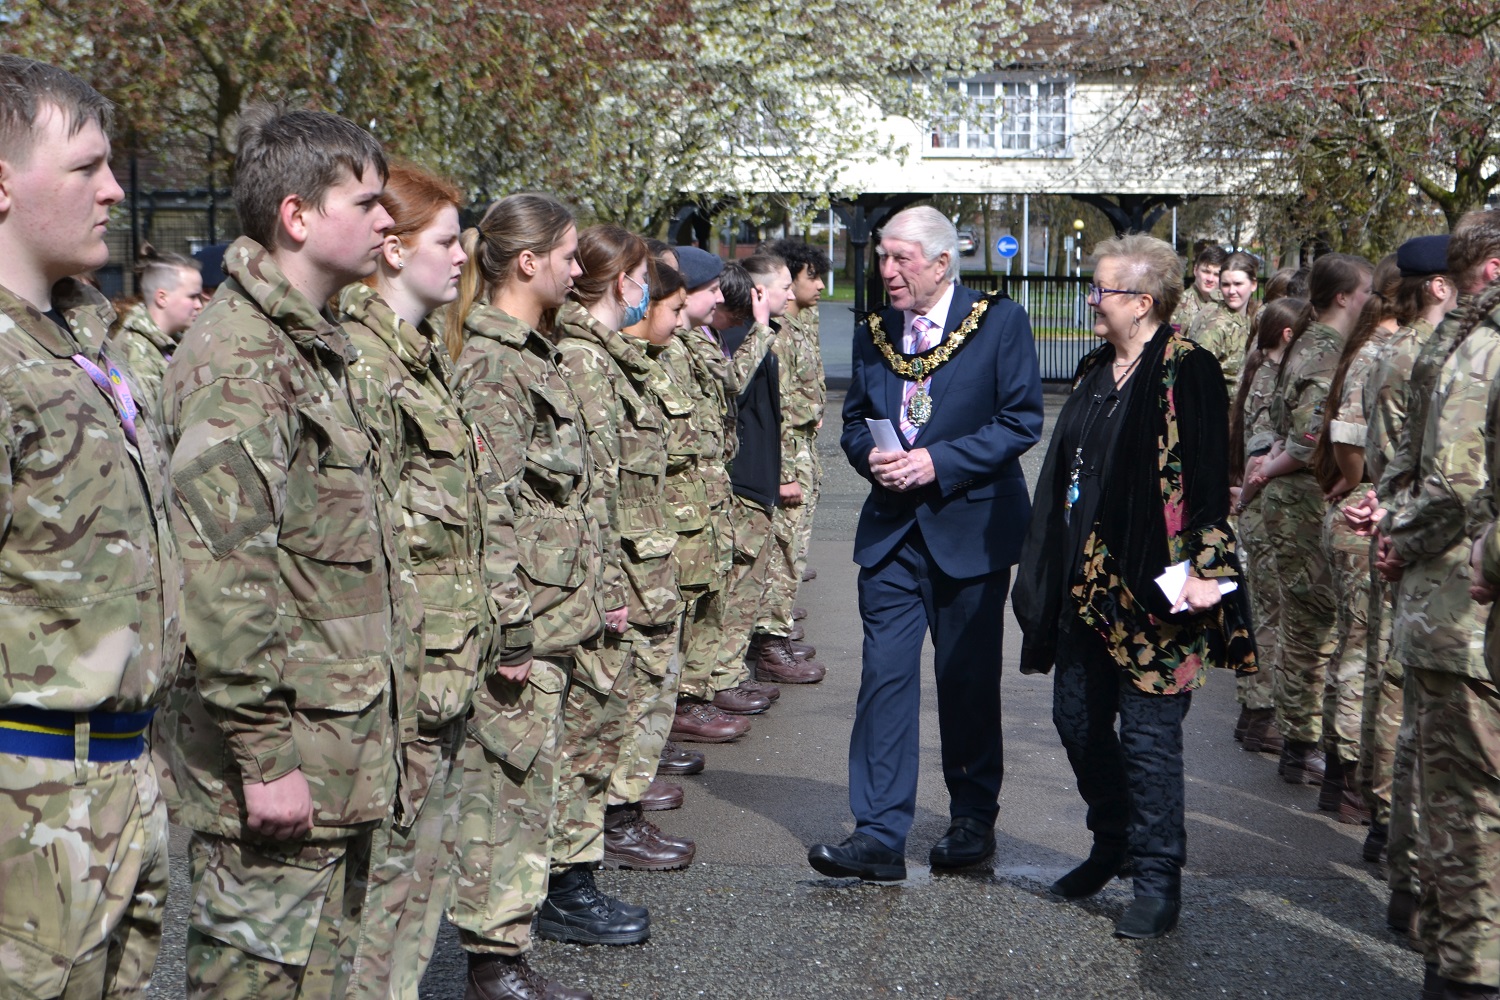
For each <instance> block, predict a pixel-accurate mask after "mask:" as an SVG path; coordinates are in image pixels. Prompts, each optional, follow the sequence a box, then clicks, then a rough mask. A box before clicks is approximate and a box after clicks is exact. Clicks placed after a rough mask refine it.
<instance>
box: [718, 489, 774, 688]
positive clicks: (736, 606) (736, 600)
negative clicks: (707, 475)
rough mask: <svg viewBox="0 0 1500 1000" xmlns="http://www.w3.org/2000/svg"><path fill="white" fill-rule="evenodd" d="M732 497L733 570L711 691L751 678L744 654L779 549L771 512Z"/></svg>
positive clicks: (750, 502)
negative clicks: (773, 560)
mask: <svg viewBox="0 0 1500 1000" xmlns="http://www.w3.org/2000/svg"><path fill="white" fill-rule="evenodd" d="M734 500H735V504H734V573H733V574H732V575H731V577H730V582H729V587H728V589H727V590H726V591H725V592H724V607H723V610H722V629H723V632H722V639H721V641H720V645H719V651H718V660H717V662H716V663H715V665H714V670H713V674H712V676H711V677H710V686H711V688H712V691H713V692H718V691H727V690H728V689H729V688H732V687H736V686H738V685H739V684H741V683H742V682H744V681H747V680H750V670H749V668H748V667H747V666H746V665H745V654H746V652H748V650H749V648H750V636H751V634H752V633H753V632H754V631H755V623H756V620H757V619H759V617H760V613H761V608H762V606H763V604H764V602H765V599H766V591H767V579H766V577H767V574H768V573H769V572H770V566H771V560H772V558H773V557H774V555H775V554H777V553H778V552H779V551H780V546H779V545H778V542H777V539H776V538H775V537H774V529H773V522H772V512H771V511H768V510H766V509H765V508H763V507H761V506H760V505H759V504H756V503H754V502H752V501H750V500H747V499H745V498H744V497H741V496H736V497H735V498H734ZM709 697H712V694H710V695H709Z"/></svg>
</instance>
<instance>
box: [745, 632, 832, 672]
mask: <svg viewBox="0 0 1500 1000" xmlns="http://www.w3.org/2000/svg"><path fill="white" fill-rule="evenodd" d="M751 649H752V651H753V655H754V657H755V658H754V661H753V662H754V664H755V679H756V680H758V681H769V682H771V683H772V684H816V683H818V681H820V680H822V679H823V675H824V674H825V673H827V670H826V669H825V668H824V667H823V664H821V663H819V662H818V661H817V660H799V659H797V657H796V655H795V654H794V653H793V652H792V644H791V641H790V640H789V639H787V637H786V636H784V635H763V634H758V635H756V636H755V638H754V639H752V640H751Z"/></svg>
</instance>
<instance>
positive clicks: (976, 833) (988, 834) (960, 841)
mask: <svg viewBox="0 0 1500 1000" xmlns="http://www.w3.org/2000/svg"><path fill="white" fill-rule="evenodd" d="M994 854H995V828H994V826H986V825H985V824H984V823H981V822H980V821H979V820H977V819H971V818H969V817H968V816H960V817H958V818H957V819H955V820H954V821H953V822H951V823H949V824H948V832H947V833H945V834H943V839H941V840H939V841H938V842H937V843H936V844H933V845H932V854H931V856H929V857H928V859H927V860H928V861H929V862H930V863H931V865H932V867H934V868H967V867H969V866H970V865H977V864H979V863H980V862H981V861H988V860H989V859H990V858H992V857H994Z"/></svg>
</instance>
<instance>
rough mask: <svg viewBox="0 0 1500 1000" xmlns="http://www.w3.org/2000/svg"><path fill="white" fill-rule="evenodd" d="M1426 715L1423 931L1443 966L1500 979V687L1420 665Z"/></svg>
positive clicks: (1416, 674)
mask: <svg viewBox="0 0 1500 1000" xmlns="http://www.w3.org/2000/svg"><path fill="white" fill-rule="evenodd" d="M1408 676H1409V677H1410V678H1411V681H1412V687H1413V689H1414V702H1415V705H1414V707H1415V710H1416V713H1417V717H1418V722H1417V738H1418V743H1419V749H1418V752H1417V766H1418V768H1419V769H1420V772H1421V790H1422V792H1421V794H1422V800H1421V802H1422V808H1421V816H1420V819H1419V830H1418V872H1419V878H1420V884H1421V897H1420V904H1419V906H1418V911H1417V939H1418V940H1419V941H1420V942H1421V946H1422V952H1423V955H1424V957H1425V958H1426V960H1427V961H1428V962H1435V963H1437V966H1438V972H1439V974H1440V975H1442V976H1444V977H1446V978H1447V979H1449V980H1451V981H1454V982H1459V983H1476V984H1483V985H1487V986H1489V987H1490V988H1491V989H1493V988H1495V987H1496V986H1500V948H1497V947H1496V942H1497V941H1500V689H1497V687H1496V686H1495V683H1494V682H1493V681H1491V680H1489V679H1488V678H1477V677H1472V676H1463V675H1461V674H1458V673H1454V672H1450V671H1435V670H1428V669H1426V668H1423V667H1417V666H1412V667H1411V669H1410V671H1409V674H1408Z"/></svg>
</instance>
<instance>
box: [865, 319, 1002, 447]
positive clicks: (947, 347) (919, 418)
mask: <svg viewBox="0 0 1500 1000" xmlns="http://www.w3.org/2000/svg"><path fill="white" fill-rule="evenodd" d="M991 301H993V299H992V297H991V296H985V297H984V298H982V299H980V300H979V301H978V302H976V303H974V308H972V309H970V310H969V315H967V316H965V317H964V321H963V322H962V323H960V324H959V325H958V329H956V330H954V331H953V333H952V334H950V335H949V336H948V337H947V338H946V339H944V340H943V342H942V343H941V344H938V345H937V346H936V347H934V348H931V349H930V350H926V351H923V352H922V353H921V354H914V355H912V356H911V357H910V359H909V360H908V358H907V356H906V355H904V354H901V353H899V352H897V350H896V349H895V348H894V347H892V346H891V342H890V339H889V338H888V337H886V335H885V328H884V326H883V325H882V324H881V322H880V314H879V313H871V314H870V317H869V321H868V322H869V327H870V339H871V340H873V341H874V342H875V346H876V347H878V348H879V349H880V355H881V357H883V358H885V363H886V367H888V368H889V369H890V370H891V371H893V372H895V373H896V374H897V375H898V376H900V377H901V378H904V379H906V380H907V381H908V382H918V383H920V382H923V381H925V380H926V379H929V378H931V377H932V375H933V373H934V372H936V371H937V370H938V369H939V368H941V367H943V365H945V364H947V363H948V362H949V361H950V360H952V358H953V356H954V355H955V354H957V353H958V352H959V350H960V349H961V348H962V347H963V346H964V344H965V343H966V342H967V341H968V339H969V335H970V334H971V333H973V332H974V331H975V330H977V329H979V321H980V320H982V319H983V318H984V314H985V312H987V311H988V310H989V308H990V302H991ZM906 418H907V419H908V420H910V421H911V422H912V425H913V426H916V427H921V426H922V425H923V424H925V423H927V421H929V420H931V419H932V396H930V395H928V392H927V387H926V386H923V385H918V386H917V391H916V392H914V393H912V397H911V401H910V402H909V403H908V404H907V407H906Z"/></svg>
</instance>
